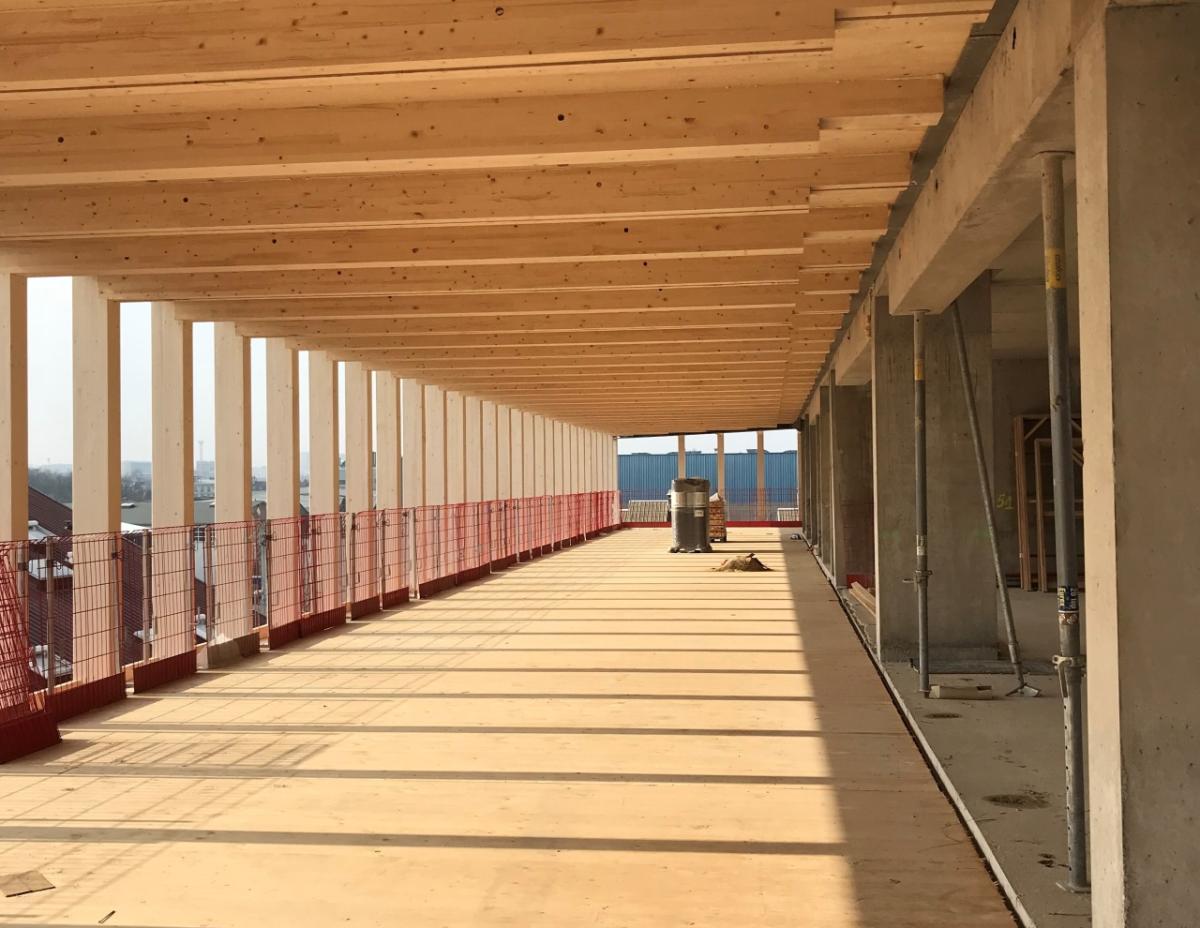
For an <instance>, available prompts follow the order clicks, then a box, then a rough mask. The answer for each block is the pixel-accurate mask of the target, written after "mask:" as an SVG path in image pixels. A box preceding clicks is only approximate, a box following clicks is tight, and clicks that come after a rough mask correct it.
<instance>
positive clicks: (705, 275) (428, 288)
mask: <svg viewBox="0 0 1200 928" xmlns="http://www.w3.org/2000/svg"><path fill="white" fill-rule="evenodd" d="M0 199H3V198H2V197H0ZM812 259H813V256H812V255H808V256H805V255H719V256H713V255H699V256H686V257H674V258H646V259H627V260H612V261H557V262H540V263H529V262H517V263H514V264H467V265H445V266H441V267H439V266H425V265H398V266H390V267H344V268H330V269H309V268H296V269H291V270H286V271H236V272H225V271H210V272H190V273H178V274H163V273H161V272H160V273H145V274H141V273H138V274H122V275H120V276H112V277H104V278H101V280H100V288H101V291H102V292H103V293H104V294H105V296H106V297H107V298H109V299H114V300H125V301H136V300H202V299H239V300H248V299H275V298H280V297H332V296H352V295H355V294H358V295H386V294H415V295H426V294H439V293H450V292H453V293H462V294H471V293H494V292H498V291H507V292H513V293H537V292H542V291H563V292H586V291H590V290H618V289H626V288H634V289H650V290H657V289H668V288H676V287H711V286H716V285H724V284H732V285H737V284H743V283H751V284H758V283H776V284H786V283H795V284H796V285H797V286H798V287H800V288H801V289H803V290H805V291H807V292H810V293H854V292H856V291H857V289H858V276H859V272H860V270H861V268H863V267H865V266H866V263H867V261H866V258H865V256H864V261H863V263H862V264H861V265H858V266H851V267H840V268H820V269H813V268H809V267H804V266H802V265H803V264H804V262H805V261H807V260H812Z"/></svg>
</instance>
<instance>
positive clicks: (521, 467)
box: [509, 409, 529, 499]
mask: <svg viewBox="0 0 1200 928" xmlns="http://www.w3.org/2000/svg"><path fill="white" fill-rule="evenodd" d="M509 426H510V428H509V450H510V457H509V460H510V461H511V464H510V467H509V478H510V480H511V481H512V498H513V499H520V498H521V497H523V496H528V495H529V494H528V493H527V492H526V491H525V414H524V413H523V412H521V410H519V409H512V410H509Z"/></svg>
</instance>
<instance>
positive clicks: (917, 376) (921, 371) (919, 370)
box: [913, 358, 925, 380]
mask: <svg viewBox="0 0 1200 928" xmlns="http://www.w3.org/2000/svg"><path fill="white" fill-rule="evenodd" d="M924 379H925V362H924V361H922V360H921V359H920V358H917V359H916V360H914V361H913V380H924Z"/></svg>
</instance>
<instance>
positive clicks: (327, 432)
mask: <svg viewBox="0 0 1200 928" xmlns="http://www.w3.org/2000/svg"><path fill="white" fill-rule="evenodd" d="M340 419H341V402H340V397H339V386H338V362H337V361H335V360H334V359H333V357H332V356H331V355H330V354H329V353H328V352H325V351H310V352H309V353H308V508H309V511H310V512H311V513H313V514H314V515H320V514H324V513H331V512H337V511H339V510H340V509H341V504H342V498H341V497H342V490H341V485H340V484H341V481H340V476H339V474H338V470H339V464H340V459H341V455H340V454H339V452H338V446H339V445H340V444H341V426H340Z"/></svg>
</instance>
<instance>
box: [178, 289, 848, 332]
mask: <svg viewBox="0 0 1200 928" xmlns="http://www.w3.org/2000/svg"><path fill="white" fill-rule="evenodd" d="M174 305H176V306H178V307H179V312H180V314H181V315H180V318H183V319H188V320H191V321H213V320H220V321H225V322H271V321H277V322H299V323H303V322H308V321H317V320H343V319H347V320H348V319H424V318H435V317H441V318H444V317H468V316H506V317H512V316H529V315H540V316H555V315H561V314H580V313H596V314H602V313H612V312H627V311H629V310H637V311H639V312H642V313H645V314H646V315H647V316H650V317H652V316H653V315H654V314H656V313H659V312H667V311H669V312H678V311H688V312H703V311H707V310H711V309H730V310H736V311H742V310H752V309H788V310H791V311H793V312H794V313H796V314H798V315H807V314H819V313H844V312H846V311H847V310H848V309H849V308H850V297H849V295H848V294H842V293H835V294H827V293H823V294H806V293H800V292H799V291H798V290H797V288H796V287H795V286H791V285H787V286H775V285H769V286H746V287H724V288H718V289H713V290H704V289H676V290H663V291H661V292H650V291H644V290H620V291H601V292H599V293H595V294H590V293H586V292H584V293H548V294H513V295H509V294H471V295H466V294H439V295H436V296H435V295H430V296H421V297H416V296H395V297H392V296H384V297H361V298H343V299H318V300H311V299H298V300H290V301H286V302H275V301H266V300H254V301H250V302H240V301H239V302H233V301H220V300H205V301H201V302H197V303H176V304H174Z"/></svg>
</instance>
